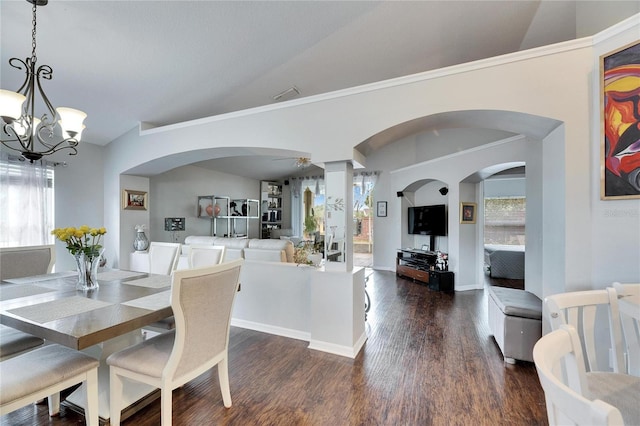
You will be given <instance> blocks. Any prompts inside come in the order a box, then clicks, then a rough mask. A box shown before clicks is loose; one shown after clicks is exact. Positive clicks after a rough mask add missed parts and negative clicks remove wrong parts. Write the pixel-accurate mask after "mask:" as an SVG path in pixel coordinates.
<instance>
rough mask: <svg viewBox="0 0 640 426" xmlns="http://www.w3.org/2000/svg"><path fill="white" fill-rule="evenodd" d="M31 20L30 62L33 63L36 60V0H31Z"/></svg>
mask: <svg viewBox="0 0 640 426" xmlns="http://www.w3.org/2000/svg"><path fill="white" fill-rule="evenodd" d="M32 11H33V20H32V21H31V26H32V27H33V29H32V30H31V62H33V63H34V64H35V63H36V61H37V60H38V58H37V57H36V2H33V9H32Z"/></svg>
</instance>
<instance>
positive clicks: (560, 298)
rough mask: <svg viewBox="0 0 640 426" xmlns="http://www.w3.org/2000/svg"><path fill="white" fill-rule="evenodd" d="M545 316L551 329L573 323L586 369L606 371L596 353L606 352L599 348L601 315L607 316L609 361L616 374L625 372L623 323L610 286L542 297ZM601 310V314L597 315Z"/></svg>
mask: <svg viewBox="0 0 640 426" xmlns="http://www.w3.org/2000/svg"><path fill="white" fill-rule="evenodd" d="M545 305H546V307H547V315H548V317H549V318H548V319H549V322H550V323H551V328H552V329H553V330H557V329H559V328H560V326H561V325H564V324H569V325H571V326H573V327H574V328H575V329H576V330H577V332H578V335H579V336H580V338H581V342H582V346H583V349H584V353H585V356H586V359H585V364H586V366H587V371H589V372H593V371H607V369H606V366H607V365H608V364H609V363H608V362H606V360H602V359H598V354H599V353H600V354H601V355H602V354H603V353H606V354H608V352H609V351H608V349H609V348H607V350H606V351H600V352H599V351H598V350H599V349H600V350H601V349H602V336H601V335H600V333H603V332H604V330H602V327H596V325H598V324H604V317H605V315H604V314H605V313H606V317H607V318H608V334H609V345H610V348H611V364H612V367H613V371H614V372H615V373H625V374H626V373H627V368H626V364H625V363H624V357H623V349H622V348H623V345H622V326H621V324H620V311H619V309H618V298H617V295H616V292H615V290H614V289H613V288H607V289H603V290H587V291H574V292H567V293H559V294H554V295H551V296H547V297H546V298H545ZM598 312H600V315H598Z"/></svg>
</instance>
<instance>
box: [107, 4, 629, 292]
mask: <svg viewBox="0 0 640 426" xmlns="http://www.w3.org/2000/svg"><path fill="white" fill-rule="evenodd" d="M619 28H622V30H620V31H621V32H619V34H615V35H613V36H614V38H615V39H616V40H615V42H613V43H612V44H618V45H619V44H620V43H622V42H630V41H632V40H634V39H636V38H637V34H638V28H640V23H639V22H638V17H637V16H636V17H634V21H633V25H631V26H630V25H629V24H628V23H623V24H622V25H621V26H620V27H619ZM603 37H604V36H602V37H600V38H599V37H596V38H595V39H594V40H595V41H596V43H597V44H602V45H603V46H604V41H603V39H604V38H607V40H609V38H608V37H609V36H607V37H604V38H603ZM596 52H597V49H596V50H594V49H593V47H592V40H591V39H583V40H578V41H575V42H568V43H563V44H560V45H556V46H551V47H546V48H540V49H535V50H533V51H530V52H520V53H516V54H512V55H505V56H503V57H500V58H493V59H490V60H484V61H478V62H476V63H472V64H464V65H461V66H456V67H451V68H448V69H444V70H436V71H433V72H428V73H424V74H418V75H415V76H409V77H407V78H403V79H397V80H393V81H388V82H381V83H378V84H374V85H369V86H364V87H361V88H356V89H351V90H347V91H342V92H337V93H334V94H327V95H322V96H318V97H309V98H304V99H303V100H299V101H295V102H291V103H288V104H286V105H285V104H282V105H279V106H274V107H272V108H262V109H257V110H254V111H252V110H248V111H244V112H240V113H235V114H229V115H226V116H217V117H212V118H208V119H203V120H197V121H194V122H189V123H183V124H180V125H175V126H168V127H166V128H160V129H155V130H153V131H148V132H143V133H138V132H137V131H132V132H130V133H128V134H126V135H124V136H123V137H121V138H119V139H118V140H116V141H114V142H112V143H111V144H110V145H109V146H108V147H107V155H106V159H105V188H106V192H105V208H106V211H105V219H106V221H107V222H108V223H109V225H112V224H113V225H119V223H117V222H119V215H118V214H117V213H116V210H115V207H114V205H113V203H112V200H114V199H117V198H118V196H119V194H118V191H117V190H116V189H115V188H114V187H113V185H111V184H110V183H109V182H111V181H112V180H113V179H118V176H119V174H120V173H123V172H126V171H128V170H130V169H132V168H133V167H136V166H138V165H143V164H144V163H145V162H154V163H167V164H169V163H171V164H172V165H173V166H178V165H181V164H188V163H190V162H193V161H195V160H202V159H205V158H206V157H207V156H208V155H213V156H216V155H218V156H219V155H222V154H223V153H225V152H226V153H227V155H228V151H229V149H231V148H242V147H247V146H254V147H265V148H282V149H294V148H295V149H297V150H304V151H306V152H310V153H311V155H312V158H313V160H314V162H328V161H344V160H348V159H351V158H352V157H353V154H354V153H353V147H354V146H356V145H358V144H359V143H360V142H362V141H364V140H366V139H367V138H369V137H371V136H373V135H375V134H377V133H379V132H381V131H383V130H385V129H389V128H391V127H394V126H396V125H399V124H401V123H405V122H408V121H410V120H413V119H415V118H419V117H427V116H432V115H435V114H440V113H447V112H452V111H513V112H516V113H523V114H527V115H526V117H548V118H550V119H552V120H553V121H554V122H560V123H564V126H563V131H562V132H563V133H562V135H556V136H557V137H553V138H548V137H546V136H545V135H540V137H539V138H543V139H544V140H543V147H542V151H541V152H542V155H541V161H542V163H543V165H542V166H541V167H540V168H539V169H540V170H541V171H542V172H547V171H548V172H550V173H549V174H546V173H545V175H544V176H543V178H542V179H543V182H544V183H543V191H542V192H541V194H542V198H543V200H541V201H543V202H544V208H545V212H546V211H547V208H549V209H550V211H555V212H557V213H559V214H561V217H554V218H553V219H554V225H553V226H551V227H546V225H545V226H543V229H542V230H538V231H539V232H542V233H543V237H544V244H545V245H544V247H543V251H544V252H545V254H544V256H547V254H546V253H547V251H549V252H550V253H553V256H554V258H553V259H547V260H548V261H549V262H546V261H545V262H544V265H543V266H542V268H543V269H542V271H543V274H544V277H543V278H544V279H547V278H549V279H552V280H555V281H554V282H557V283H558V286H559V287H561V288H576V287H583V288H584V287H586V286H591V285H592V282H591V279H592V277H594V278H595V277H596V275H597V279H598V280H599V281H601V282H604V281H607V280H613V279H616V278H624V277H634V276H637V275H638V262H637V261H636V262H634V263H632V264H630V263H624V261H625V260H627V257H626V253H630V257H633V256H632V255H634V254H635V255H636V257H635V259H636V260H637V258H638V257H637V254H638V250H639V249H638V246H640V244H638V234H637V233H634V232H622V231H620V230H621V229H622V228H621V226H623V225H617V224H614V221H608V219H606V218H604V217H601V214H603V213H604V210H605V209H606V208H608V209H611V208H617V207H608V206H607V207H606V208H603V209H595V208H594V207H596V206H599V202H597V201H596V200H597V196H596V194H597V189H596V188H597V185H593V184H592V185H589V184H585V182H593V181H594V180H596V178H595V175H596V174H597V170H598V168H597V167H596V166H597V164H598V163H597V161H596V160H595V158H594V156H593V153H594V152H595V150H596V146H597V145H599V144H598V143H597V137H596V135H597V132H594V129H595V128H596V126H597V125H596V123H597V122H599V117H598V116H597V115H594V114H593V112H594V110H593V103H594V102H596V101H595V98H596V96H595V94H596V93H597V90H595V88H596V87H597V86H596V80H595V79H596V77H595V75H596V74H597V69H598V68H597V67H596V66H595V60H594V58H595V56H594V55H595V54H596ZM558 70H562V72H561V73H559V72H558ZM496 116H499V114H498V115H496ZM363 117H366V120H363ZM534 121H535V120H534ZM534 121H527V120H521V121H520V122H518V123H512V122H501V121H500V120H499V119H497V120H496V121H495V122H493V123H487V124H488V125H489V126H490V127H493V128H496V129H503V130H510V131H515V132H521V133H524V134H527V135H529V136H531V135H534V134H535V132H536V130H539V129H535V128H530V127H529V126H528V125H529V124H531V123H532V122H534ZM290 123H296V125H295V126H291V125H290ZM551 130H553V129H552V128H548V129H547V132H548V131H551ZM534 139H535V138H534ZM176 140H180V143H176V142H175V141H176ZM248 141H249V142H248ZM481 151H482V152H480V151H475V152H474V156H473V157H470V158H466V157H461V158H459V159H456V160H451V159H444V160H443V161H442V164H447V167H445V168H448V169H458V168H459V167H461V168H462V169H463V170H464V172H460V171H457V173H453V172H452V171H451V170H444V169H442V165H441V164H435V163H434V164H432V165H434V166H436V165H437V166H438V167H440V171H439V172H438V173H435V172H434V171H433V168H431V167H429V169H421V170H422V173H418V174H416V173H412V172H407V173H405V174H404V176H403V177H402V178H397V179H395V178H394V179H393V180H392V181H388V176H389V175H388V173H389V172H390V171H391V170H392V169H389V168H385V169H382V170H383V173H382V175H381V179H380V181H379V185H378V188H376V194H375V197H376V199H377V200H385V198H386V200H387V201H389V202H390V205H389V206H388V207H389V209H388V210H389V212H390V215H389V216H388V217H387V218H384V219H386V220H378V218H376V224H375V226H376V235H375V237H374V238H375V240H376V241H385V244H382V245H383V246H384V247H382V248H381V247H380V246H381V244H379V243H377V244H376V247H375V253H374V255H375V256H376V260H375V263H376V264H381V265H382V266H384V265H388V266H389V267H392V266H391V265H393V259H394V258H395V249H397V248H398V247H400V242H401V236H400V233H399V227H400V225H398V223H399V221H400V219H399V215H398V214H399V213H400V212H401V211H402V209H401V208H400V207H399V204H400V203H399V202H398V198H397V197H396V195H395V193H396V191H398V190H402V189H403V188H405V187H406V186H407V185H410V184H411V183H412V182H415V181H417V180H422V179H424V178H425V175H427V176H428V175H431V176H432V177H433V178H435V179H439V180H442V181H445V182H446V183H447V184H448V186H449V188H450V193H449V202H450V204H454V205H457V204H458V203H459V201H460V194H459V193H458V188H457V183H458V182H460V181H461V177H463V176H468V175H470V174H471V173H473V172H474V171H476V170H478V168H479V167H484V165H485V164H486V165H487V166H488V165H490V163H493V162H492V161H489V159H488V155H489V154H488V153H489V152H491V151H492V148H488V149H483V150H481ZM495 154H496V155H500V153H499V152H496V153H495ZM411 155H412V154H411V153H410V152H408V153H405V154H404V156H405V157H407V156H411ZM520 157H521V160H522V158H524V157H526V154H525V153H522V155H520ZM478 162H480V163H481V164H477V163H478ZM547 165H550V166H549V167H547ZM167 167H168V166H167ZM168 168H171V167H168ZM548 168H549V169H553V170H547V169H548ZM551 176H555V177H557V181H551V179H552V178H551ZM409 178H410V179H411V180H409ZM385 179H387V182H385ZM456 179H457V180H456ZM452 188H453V189H452ZM528 198H529V197H528ZM107 200H109V201H110V202H107ZM620 205H623V206H624V207H621V208H620V209H621V210H623V211H628V212H629V214H630V215H633V214H635V212H637V211H638V202H637V201H629V202H627V203H624V204H620ZM552 206H553V207H552ZM609 206H616V204H613V203H612V204H609ZM594 213H596V216H594ZM381 219H382V218H381ZM449 219H450V223H451V220H456V219H457V211H456V213H455V215H453V216H452V213H451V212H450V216H449ZM629 222H631V220H629ZM556 223H557V224H558V225H557V226H556V225H555V224H556ZM600 227H603V228H604V230H603V231H602V232H601V231H600V230H599V229H598V230H596V228H600ZM590 228H591V229H593V233H592V235H589V233H585V232H584V230H585V229H590ZM551 230H553V231H555V233H554V235H548V234H547V233H548V232H551ZM558 231H559V232H558ZM632 231H633V228H632ZM122 232H125V231H122ZM126 232H130V231H129V230H126ZM603 234H607V235H611V234H615V235H616V236H617V235H618V234H620V237H619V238H618V239H617V240H615V241H614V240H613V239H607V240H606V241H603V242H602V243H600V242H598V243H597V244H596V243H595V242H594V245H593V247H592V244H591V241H592V239H593V238H594V237H595V236H599V235H603ZM379 236H382V237H383V238H379ZM386 237H389V238H386ZM527 239H528V240H529V238H527ZM554 239H559V240H560V241H558V243H559V244H556V245H553V246H550V247H549V250H547V242H549V241H553V240H554ZM460 243H461V241H459V236H458V230H457V229H453V230H452V231H451V232H450V235H449V253H450V254H451V259H450V265H451V264H453V267H454V269H455V268H457V267H459V262H460V259H459V258H456V256H458V252H459V244H460ZM596 246H597V248H595V247H596ZM379 249H381V250H382V252H381V253H380V252H379ZM610 251H619V252H623V254H622V256H623V257H622V258H621V259H622V261H620V262H617V263H614V264H612V263H606V262H602V261H601V259H603V258H604V254H605V253H607V252H610ZM380 255H382V258H379V256H380ZM549 256H551V254H549ZM380 259H381V260H380ZM585 259H588V260H589V261H591V260H594V261H596V260H597V261H598V263H597V267H598V271H597V272H596V271H595V268H596V266H595V265H594V267H593V268H588V267H587V268H585V264H587V265H588V264H593V263H588V262H585ZM561 265H562V266H561ZM547 275H548V276H547ZM468 284H470V285H475V284H477V283H468Z"/></svg>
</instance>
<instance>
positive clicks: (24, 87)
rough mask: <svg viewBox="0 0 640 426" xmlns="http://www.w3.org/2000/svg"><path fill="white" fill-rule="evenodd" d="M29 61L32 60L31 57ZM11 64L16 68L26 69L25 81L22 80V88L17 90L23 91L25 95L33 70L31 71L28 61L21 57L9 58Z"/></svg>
mask: <svg viewBox="0 0 640 426" xmlns="http://www.w3.org/2000/svg"><path fill="white" fill-rule="evenodd" d="M27 61H28V62H31V58H27ZM9 65H11V66H12V67H14V68H16V69H19V70H20V71H24V81H23V82H22V85H21V86H20V88H19V89H18V90H16V93H22V94H23V95H24V94H25V92H26V90H27V87H28V84H29V75H30V74H31V71H30V70H31V67H29V65H27V63H26V62H25V61H23V60H22V59H20V58H11V59H9ZM25 96H26V95H25Z"/></svg>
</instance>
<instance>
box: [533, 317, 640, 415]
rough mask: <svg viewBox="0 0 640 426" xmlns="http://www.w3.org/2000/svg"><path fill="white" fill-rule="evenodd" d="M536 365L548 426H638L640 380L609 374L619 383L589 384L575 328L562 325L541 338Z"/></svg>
mask: <svg viewBox="0 0 640 426" xmlns="http://www.w3.org/2000/svg"><path fill="white" fill-rule="evenodd" d="M533 362H534V363H535V366H536V371H537V372H538V377H539V379H540V384H541V385H542V389H543V390H544V397H545V402H546V406H547V417H548V420H549V425H551V426H555V425H584V426H598V425H624V424H627V425H633V424H637V421H638V419H639V418H640V409H639V406H638V401H637V396H638V392H640V378H637V377H634V376H630V375H627V374H616V373H610V374H611V375H614V376H615V377H616V380H614V381H610V382H607V381H606V380H605V381H599V380H595V381H594V380H589V379H588V377H587V373H586V369H585V364H584V358H583V355H582V345H581V343H580V338H579V337H578V334H577V332H576V330H575V328H574V327H573V326H570V325H566V324H565V325H561V326H559V327H558V329H556V330H554V331H552V332H551V333H549V334H546V335H545V336H543V337H542V338H540V340H538V342H537V343H536V344H535V346H534V348H533ZM596 374H598V375H600V374H606V373H596ZM596 378H597V377H596Z"/></svg>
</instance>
